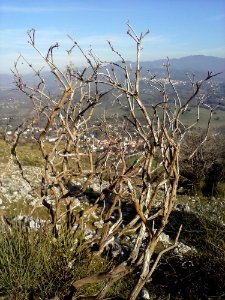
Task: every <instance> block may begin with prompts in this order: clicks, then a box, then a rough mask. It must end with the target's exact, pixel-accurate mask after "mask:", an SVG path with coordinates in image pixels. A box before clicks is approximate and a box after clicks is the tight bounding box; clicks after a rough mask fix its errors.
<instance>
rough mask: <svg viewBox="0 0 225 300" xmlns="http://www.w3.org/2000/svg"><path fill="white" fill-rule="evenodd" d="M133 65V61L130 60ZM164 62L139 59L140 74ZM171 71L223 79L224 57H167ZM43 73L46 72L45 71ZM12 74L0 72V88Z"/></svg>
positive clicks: (178, 74) (10, 84)
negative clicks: (211, 75)
mask: <svg viewBox="0 0 225 300" xmlns="http://www.w3.org/2000/svg"><path fill="white" fill-rule="evenodd" d="M130 63H131V65H134V64H135V62H132V61H131V62H130ZM165 63H167V58H165V59H163V58H162V59H158V60H152V61H141V66H142V76H146V75H147V74H148V73H149V71H151V72H154V73H156V74H158V75H162V74H163V71H165V67H164V65H165ZM169 64H170V69H171V73H172V75H173V76H174V79H183V78H184V76H185V74H186V73H187V72H191V73H196V74H197V75H198V76H199V77H202V76H203V77H204V75H205V74H207V72H208V71H210V72H211V71H212V72H213V73H220V72H222V74H221V75H219V76H217V77H216V80H220V81H222V80H225V58H222V57H217V56H206V55H189V56H184V57H180V58H171V59H169ZM45 73H48V71H47V72H45ZM23 76H24V78H25V80H29V81H30V78H31V76H33V74H32V73H30V74H24V75H23ZM13 86H14V85H13V75H12V74H10V73H0V88H1V89H7V88H12V87H13Z"/></svg>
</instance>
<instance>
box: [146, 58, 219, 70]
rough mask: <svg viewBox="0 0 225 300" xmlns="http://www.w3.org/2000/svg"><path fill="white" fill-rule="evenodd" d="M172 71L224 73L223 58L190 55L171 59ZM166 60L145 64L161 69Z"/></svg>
mask: <svg viewBox="0 0 225 300" xmlns="http://www.w3.org/2000/svg"><path fill="white" fill-rule="evenodd" d="M169 61H170V64H171V68H172V69H176V70H187V71H213V72H216V73H217V72H223V71H225V58H221V57H215V56H205V55H191V56H186V57H181V58H172V59H170V60H169ZM166 62H167V60H166V59H160V60H155V61H151V62H146V63H147V64H150V66H151V67H152V68H162V66H163V64H164V63H166Z"/></svg>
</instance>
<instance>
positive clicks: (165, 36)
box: [0, 0, 225, 73]
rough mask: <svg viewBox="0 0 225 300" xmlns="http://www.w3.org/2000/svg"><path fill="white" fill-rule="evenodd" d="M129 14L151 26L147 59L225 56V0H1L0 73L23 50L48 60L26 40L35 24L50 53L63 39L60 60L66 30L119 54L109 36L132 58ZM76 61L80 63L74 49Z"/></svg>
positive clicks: (105, 54) (103, 52) (139, 26)
mask: <svg viewBox="0 0 225 300" xmlns="http://www.w3.org/2000/svg"><path fill="white" fill-rule="evenodd" d="M128 20H129V22H130V24H131V25H132V27H133V28H134V29H135V31H136V32H137V33H140V32H142V31H145V30H147V29H149V30H150V34H149V35H148V36H147V37H146V39H145V40H144V44H143V53H142V59H143V60H155V59H158V58H165V57H167V56H169V57H170V58H174V57H182V56H187V55H192V54H204V55H213V56H219V57H225V1H224V0H130V1H128V0H111V1H109V0H108V1H106V0H104V1H103V0H60V1H58V0H38V1H36V0H29V1H27V0H20V1H18V0H0V73H6V72H10V68H12V67H13V62H14V61H15V60H16V58H17V57H18V55H19V54H20V53H22V54H23V55H24V56H25V57H26V58H27V59H28V60H30V61H32V62H33V63H34V64H36V65H37V67H40V66H41V65H44V63H43V62H42V61H41V60H40V58H39V57H38V56H37V54H35V52H34V50H33V49H31V47H30V46H29V44H28V43H27V40H28V38H27V35H26V32H27V30H28V29H31V28H35V29H36V31H37V32H36V42H37V45H38V47H40V49H41V51H43V53H44V54H46V51H47V49H48V46H50V45H52V44H54V43H55V42H57V41H58V42H59V45H60V49H58V50H56V60H57V62H58V64H59V65H62V64H66V63H67V62H68V59H67V55H66V51H65V50H66V49H69V48H70V46H71V45H72V44H71V41H70V40H69V39H68V37H67V34H69V35H71V36H72V37H73V38H74V39H76V40H77V41H78V42H79V44H80V45H81V46H82V47H83V48H84V49H85V50H88V49H89V47H90V45H91V46H92V48H93V49H94V51H95V53H96V54H97V55H98V56H99V57H101V58H103V59H115V60H116V59H118V58H117V57H116V56H115V55H112V54H111V52H110V50H109V47H108V45H107V40H110V41H111V42H112V43H113V44H114V46H115V48H117V49H118V50H119V51H120V52H121V53H122V54H123V55H124V57H125V58H126V59H128V60H134V54H135V47H134V43H133V42H132V41H131V40H130V39H129V37H128V36H127V34H126V30H127V27H126V22H127V21H128ZM72 59H73V60H74V62H75V64H76V65H79V64H81V63H82V60H81V58H80V55H79V54H78V53H74V55H73V57H72Z"/></svg>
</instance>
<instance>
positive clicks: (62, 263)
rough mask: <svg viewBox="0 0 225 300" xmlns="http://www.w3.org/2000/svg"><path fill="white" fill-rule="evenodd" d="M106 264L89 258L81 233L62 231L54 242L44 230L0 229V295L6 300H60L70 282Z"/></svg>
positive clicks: (22, 227)
mask: <svg viewBox="0 0 225 300" xmlns="http://www.w3.org/2000/svg"><path fill="white" fill-rule="evenodd" d="M106 265H107V262H106V260H104V259H99V258H98V259H97V258H96V259H95V260H94V259H93V258H91V256H90V255H89V253H88V251H87V250H86V249H85V248H84V243H83V237H82V234H74V233H66V232H63V233H61V234H60V236H59V238H58V239H57V240H56V239H54V238H53V237H52V234H51V232H49V229H46V228H45V229H40V230H38V231H33V230H28V229H27V228H25V226H22V225H18V224H14V225H13V226H12V228H10V229H9V228H8V227H7V228H6V227H5V226H2V227H1V228H0V296H1V295H3V296H8V299H18V300H20V299H21V300H22V299H23V300H26V299H29V300H30V299H49V298H51V297H54V296H55V295H58V296H59V297H64V296H65V295H66V294H67V293H68V290H69V287H70V286H71V283H72V282H73V281H74V280H76V279H80V278H82V277H84V276H87V275H90V274H91V273H92V272H93V271H96V269H97V271H104V270H105V268H106ZM91 288H92V289H93V287H91ZM38 297H39V298H38Z"/></svg>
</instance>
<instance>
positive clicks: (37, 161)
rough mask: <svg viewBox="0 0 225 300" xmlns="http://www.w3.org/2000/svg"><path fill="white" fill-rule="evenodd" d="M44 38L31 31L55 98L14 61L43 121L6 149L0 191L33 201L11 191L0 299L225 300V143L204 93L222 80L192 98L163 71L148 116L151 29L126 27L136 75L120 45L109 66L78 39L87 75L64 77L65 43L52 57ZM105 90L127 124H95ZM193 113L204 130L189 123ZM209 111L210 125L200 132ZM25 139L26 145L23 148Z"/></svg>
mask: <svg viewBox="0 0 225 300" xmlns="http://www.w3.org/2000/svg"><path fill="white" fill-rule="evenodd" d="M35 34H36V33H35V30H34V29H32V30H30V31H28V36H29V42H30V45H31V46H32V47H33V48H34V49H35V50H36V51H37V53H38V55H40V57H41V58H42V59H43V60H44V62H45V63H46V64H47V65H48V67H49V68H50V70H51V72H52V75H53V77H54V78H55V80H56V81H57V83H58V85H59V92H58V94H54V95H49V93H48V92H47V90H46V86H45V81H44V79H43V77H42V73H41V71H40V70H36V69H35V67H34V66H33V65H31V64H29V63H28V62H27V61H26V59H24V58H23V57H22V56H20V57H19V58H18V60H17V61H16V63H15V69H14V77H15V82H16V85H17V87H18V89H19V90H20V91H22V92H23V93H24V94H25V95H26V97H28V98H29V99H30V100H31V101H33V108H34V111H33V116H32V118H31V119H29V120H26V121H25V122H23V123H22V124H21V125H20V126H19V127H18V128H17V129H16V130H15V131H14V133H12V134H11V133H10V137H9V136H7V135H5V136H4V141H1V143H2V148H1V150H0V151H1V153H2V154H3V156H4V158H3V159H2V161H1V163H2V166H4V167H3V169H4V171H3V172H2V173H1V178H0V180H1V185H2V186H3V190H4V191H6V189H4V184H7V186H8V187H9V186H10V185H9V182H10V179H9V176H8V175H9V174H10V172H12V175H13V176H12V179H13V180H14V182H16V180H17V178H21V180H22V181H21V182H20V185H21V186H22V182H23V189H25V190H26V191H27V192H26V193H25V194H24V195H23V196H24V199H26V200H25V201H24V199H23V198H20V199H19V197H18V192H17V191H16V192H15V191H14V190H13V189H11V192H10V194H12V195H10V197H7V195H6V194H5V195H3V196H4V202H5V203H4V204H8V208H7V207H4V210H2V211H3V212H2V224H1V227H0V293H1V295H2V296H3V297H6V298H7V299H52V298H54V297H55V298H54V299H64V300H66V299H67V300H69V299H99V300H101V299H118V298H119V297H120V298H121V299H131V300H135V299H142V298H143V299H157V298H158V299H160V297H162V296H163V295H164V296H165V297H167V298H168V299H169V298H170V299H211V298H212V299H214V298H215V297H217V298H218V299H219V298H221V299H222V297H223V296H224V282H225V277H224V273H225V272H224V271H225V270H224V253H225V243H224V229H225V216H224V209H223V207H224V190H223V185H224V179H225V178H224V174H225V173H224V168H225V167H224V166H225V161H224V159H225V157H224V152H223V150H222V149H224V136H223V135H222V134H221V135H219V134H217V133H214V132H212V133H211V134H210V124H211V120H212V118H213V116H214V115H213V114H214V112H215V110H216V107H213V106H211V105H210V103H207V97H206V96H205V95H203V94H202V90H201V87H202V86H203V85H204V84H205V83H206V82H208V81H209V80H212V79H213V77H214V76H215V75H216V74H213V73H212V72H208V74H206V77H205V78H204V79H203V80H201V81H197V80H196V79H195V77H194V76H193V77H190V78H189V79H190V93H187V94H186V93H185V95H182V96H181V95H180V94H179V90H178V89H177V88H176V85H175V84H174V82H173V81H172V79H171V74H170V66H169V62H168V63H167V64H166V65H165V73H166V81H160V80H157V79H156V76H155V75H154V74H150V75H149V79H148V80H149V88H150V89H153V90H154V91H155V92H156V94H157V101H153V102H152V105H151V107H150V106H149V104H146V99H145V101H142V97H141V93H140V79H141V67H140V54H141V49H142V48H141V45H142V40H143V39H144V37H145V35H146V34H148V32H146V33H145V34H143V33H141V34H140V35H139V36H138V35H136V33H135V32H134V30H133V29H132V27H131V26H130V25H129V24H128V35H129V36H130V38H131V39H132V40H133V41H134V43H135V45H136V55H137V60H136V64H135V71H133V70H132V68H131V67H130V65H129V63H128V62H126V60H125V59H124V58H123V56H122V55H121V54H120V53H119V52H117V51H116V50H115V49H114V47H113V45H112V44H111V43H109V47H110V49H111V51H112V52H113V53H114V54H116V55H117V56H118V58H119V59H120V61H121V62H120V63H118V62H117V63H114V62H109V63H108V65H107V66H105V63H102V62H101V60H100V59H98V58H97V57H96V56H95V55H94V53H93V52H92V51H91V52H89V53H88V54H86V53H85V52H84V51H83V49H81V48H80V46H79V44H78V43H77V42H76V41H74V40H73V39H72V38H70V39H71V41H72V43H73V44H72V47H71V49H69V50H68V54H69V53H71V52H72V51H74V50H78V51H80V52H81V53H82V54H83V56H84V58H85V59H86V61H87V68H85V69H84V70H82V71H81V70H75V69H74V68H73V66H72V64H71V65H70V66H69V67H68V69H67V70H66V72H62V71H61V70H60V69H59V68H58V67H57V65H56V64H55V63H54V61H53V57H54V49H55V48H57V47H58V44H55V45H53V46H51V47H50V48H49V49H48V52H47V55H44V54H42V53H41V52H40V51H39V49H38V47H37V45H36V40H35ZM21 60H22V61H23V63H25V64H28V67H29V68H31V70H32V71H33V72H34V75H35V78H36V81H35V82H34V83H33V84H31V85H30V84H27V83H26V82H24V81H23V77H22V76H21V74H20V72H19V69H18V68H19V63H20V61H21ZM108 93H111V95H113V97H114V102H115V101H116V103H117V107H118V111H119V110H120V113H118V114H115V115H114V116H110V117H108V116H107V114H106V113H103V115H101V116H99V115H98V116H96V115H95V114H94V111H95V110H97V109H98V107H101V101H102V99H103V97H104V95H106V94H108ZM150 98H151V97H150ZM158 99H160V101H158ZM190 106H191V110H192V111H193V110H195V112H196V119H194V120H192V119H191V122H186V120H187V119H188V114H189V112H190V110H189V107H190ZM203 107H204V108H205V109H208V117H209V118H208V121H207V125H206V126H205V128H204V131H201V132H199V131H194V127H195V126H196V125H198V124H199V118H200V117H201V116H200V111H201V109H202V108H203ZM121 111H122V113H121ZM184 116H185V118H184ZM192 116H193V114H192ZM189 121H190V120H189ZM26 131H27V132H29V133H30V141H31V142H30V143H29V144H28V143H25V144H24V140H23V134H24V132H26ZM29 168H33V170H35V174H34V173H32V172H31V173H32V174H30V170H31V169H29ZM15 170H16V173H13V172H15ZM34 178H35V180H34ZM28 196H29V197H28ZM7 201H8V203H6V202H7ZM2 202H3V201H2ZM43 209H44V212H43ZM10 211H11V212H10ZM19 212H20V213H19ZM18 213H19V215H18ZM25 214H26V215H25ZM144 294H145V298H144ZM116 297H117V298H116ZM141 297H142V298H141ZM120 298H119V299H120Z"/></svg>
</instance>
